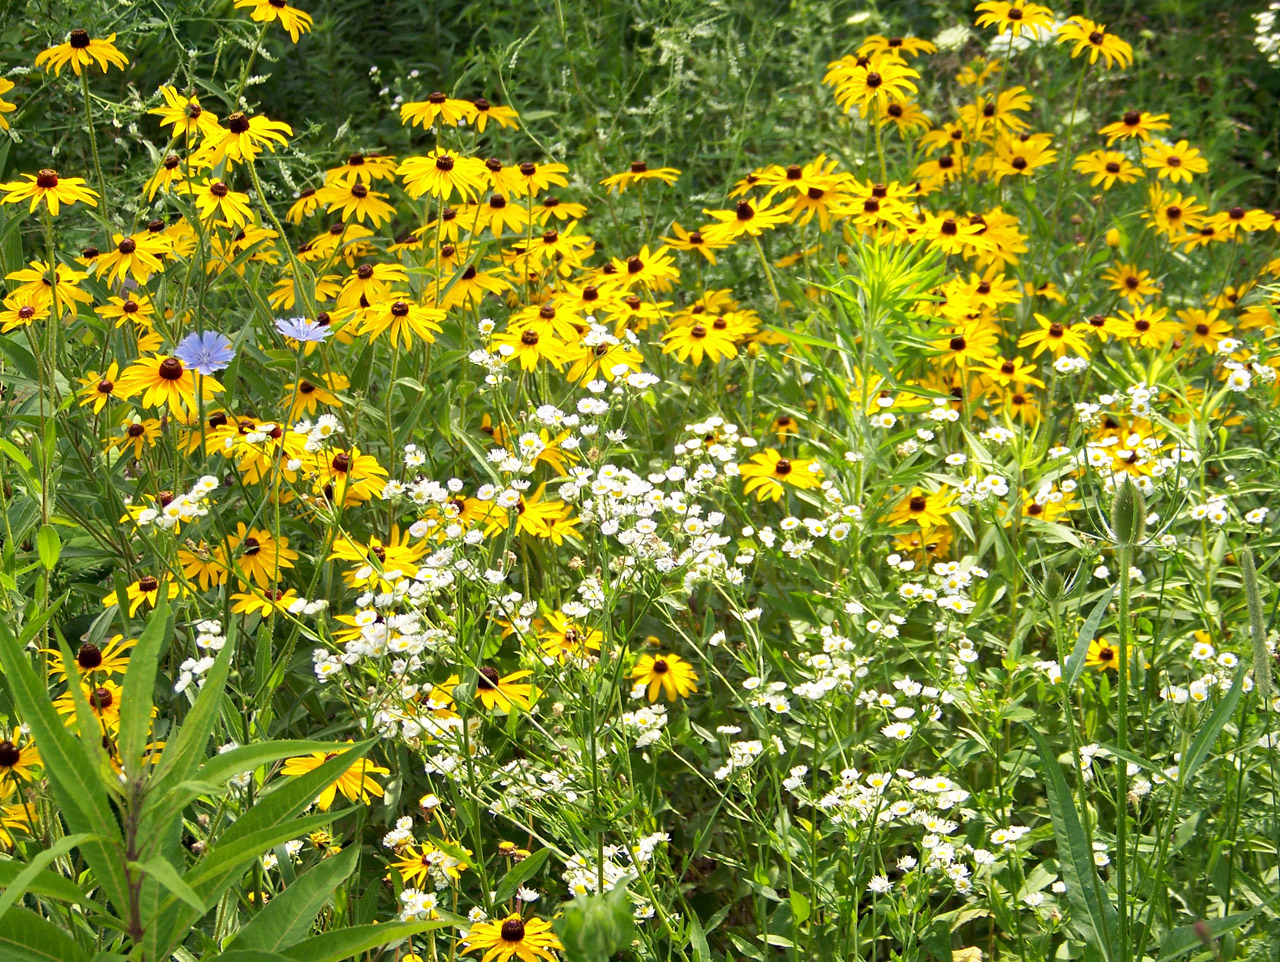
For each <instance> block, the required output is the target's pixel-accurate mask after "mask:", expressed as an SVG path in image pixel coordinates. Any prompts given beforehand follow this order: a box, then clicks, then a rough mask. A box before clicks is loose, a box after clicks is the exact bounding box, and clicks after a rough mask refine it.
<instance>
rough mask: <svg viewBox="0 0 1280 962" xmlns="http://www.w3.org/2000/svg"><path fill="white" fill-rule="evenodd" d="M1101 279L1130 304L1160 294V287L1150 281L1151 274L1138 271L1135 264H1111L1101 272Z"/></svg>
mask: <svg viewBox="0 0 1280 962" xmlns="http://www.w3.org/2000/svg"><path fill="white" fill-rule="evenodd" d="M1102 279H1103V280H1104V281H1107V282H1108V283H1109V284H1110V285H1111V289H1112V290H1113V291H1115V292H1116V293H1117V294H1119V295H1120V296H1121V297H1123V298H1124V299H1125V300H1127V301H1128V302H1129V303H1130V304H1138V303H1140V302H1141V301H1143V300H1144V299H1145V298H1147V297H1148V296H1150V295H1152V294H1159V293H1160V285H1159V284H1157V283H1156V282H1155V281H1154V280H1152V279H1151V272H1150V271H1144V270H1140V269H1139V268H1138V265H1137V264H1113V265H1112V266H1111V267H1108V268H1107V269H1106V270H1105V271H1103V273H1102Z"/></svg>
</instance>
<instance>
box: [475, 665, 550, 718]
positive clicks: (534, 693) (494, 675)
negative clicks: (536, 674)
mask: <svg viewBox="0 0 1280 962" xmlns="http://www.w3.org/2000/svg"><path fill="white" fill-rule="evenodd" d="M532 674H533V672H531V671H527V670H526V671H513V672H512V673H511V674H509V675H505V676H500V675H499V674H498V669H496V668H489V667H488V666H486V667H484V668H481V669H480V674H479V676H478V677H477V678H476V697H477V698H479V699H480V703H481V704H482V705H484V707H485V708H487V709H488V710H489V711H495V710H496V711H499V712H503V713H506V712H509V711H511V709H512V707H516V708H523V709H525V710H526V711H528V710H529V709H530V708H531V707H532V706H533V701H534V699H536V698H537V697H538V690H537V689H536V688H534V687H533V685H530V684H528V683H527V682H523V681H521V679H523V678H528V677H529V676H530V675H532Z"/></svg>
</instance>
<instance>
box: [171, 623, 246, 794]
mask: <svg viewBox="0 0 1280 962" xmlns="http://www.w3.org/2000/svg"><path fill="white" fill-rule="evenodd" d="M235 636H236V626H235V622H234V621H233V622H231V624H230V626H229V630H228V632H227V643H226V644H225V645H223V646H222V650H221V651H220V652H218V657H217V658H215V659H214V662H213V667H212V668H210V669H209V673H208V674H207V675H205V679H204V686H203V687H202V688H201V689H200V693H199V694H198V695H197V696H196V700H195V704H194V705H192V706H191V710H190V711H189V712H187V717H186V719H185V720H184V721H183V723H182V727H181V728H180V729H179V730H178V734H177V736H176V737H174V736H170V738H169V741H168V743H167V744H166V745H165V748H164V752H163V753H162V754H161V755H160V761H159V763H158V764H157V765H156V771H155V774H154V775H153V776H152V780H151V791H152V792H153V793H156V794H162V793H164V792H165V791H166V790H168V789H169V787H170V786H171V785H172V784H173V783H177V782H185V781H187V780H189V779H190V778H191V776H192V774H193V773H194V772H195V770H196V766H197V765H199V764H200V762H201V761H202V760H203V759H204V749H205V745H206V744H207V743H208V741H209V736H210V735H211V734H212V733H213V726H214V725H215V724H216V723H217V720H218V710H219V708H220V707H221V705H222V693H223V690H224V689H225V687H226V684H227V675H228V674H229V673H230V671H231V656H232V653H233V652H234V651H235V647H236V644H235V641H236V638H235Z"/></svg>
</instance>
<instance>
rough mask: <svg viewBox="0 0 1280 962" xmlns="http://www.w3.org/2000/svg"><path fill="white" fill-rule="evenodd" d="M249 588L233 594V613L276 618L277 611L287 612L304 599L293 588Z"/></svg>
mask: <svg viewBox="0 0 1280 962" xmlns="http://www.w3.org/2000/svg"><path fill="white" fill-rule="evenodd" d="M248 588H249V590H248V591H243V592H236V593H235V594H233V595H232V596H231V613H232V614H233V615H259V616H261V617H262V618H264V619H266V618H274V617H275V616H276V614H277V613H280V612H287V611H289V610H290V609H291V608H292V607H293V606H294V605H296V604H298V603H300V602H301V601H302V600H303V599H301V598H299V597H298V593H297V592H296V591H294V590H293V589H292V588H288V589H283V588H256V587H254V586H253V585H249V586H248Z"/></svg>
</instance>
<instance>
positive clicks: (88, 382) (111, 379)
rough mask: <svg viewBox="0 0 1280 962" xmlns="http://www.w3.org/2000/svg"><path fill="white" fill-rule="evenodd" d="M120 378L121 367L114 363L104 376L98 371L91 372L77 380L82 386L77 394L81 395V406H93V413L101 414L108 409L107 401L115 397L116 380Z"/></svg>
mask: <svg viewBox="0 0 1280 962" xmlns="http://www.w3.org/2000/svg"><path fill="white" fill-rule="evenodd" d="M119 376H120V370H119V365H117V364H116V362H115V361H112V362H111V366H110V367H108V368H107V369H106V371H105V372H103V373H102V374H99V373H98V372H97V371H89V372H88V373H87V374H86V375H85V376H84V377H82V378H77V380H78V381H79V382H80V384H81V385H82V387H81V389H80V391H78V392H77V393H78V394H79V395H80V406H81V407H88V406H89V405H93V413H94V414H101V413H102V409H103V408H104V407H106V404H107V401H108V400H110V399H111V398H113V397H115V390H116V378H118V377H119Z"/></svg>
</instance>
